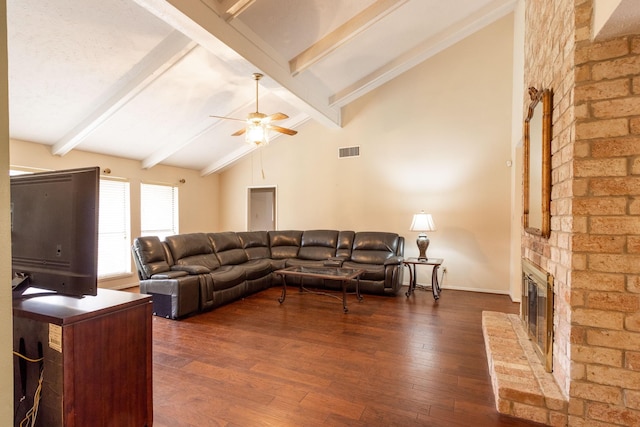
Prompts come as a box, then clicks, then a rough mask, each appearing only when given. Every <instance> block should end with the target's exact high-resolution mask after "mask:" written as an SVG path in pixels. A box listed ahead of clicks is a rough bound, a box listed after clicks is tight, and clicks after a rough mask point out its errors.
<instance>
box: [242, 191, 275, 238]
mask: <svg viewBox="0 0 640 427" xmlns="http://www.w3.org/2000/svg"><path fill="white" fill-rule="evenodd" d="M275 229H276V188H275V187H254V188H249V200H248V209H247V230H249V231H269V230H275Z"/></svg>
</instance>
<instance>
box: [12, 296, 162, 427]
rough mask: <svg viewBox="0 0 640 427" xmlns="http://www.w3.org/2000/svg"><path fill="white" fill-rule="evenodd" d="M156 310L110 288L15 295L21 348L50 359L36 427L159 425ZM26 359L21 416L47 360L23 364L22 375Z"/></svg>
mask: <svg viewBox="0 0 640 427" xmlns="http://www.w3.org/2000/svg"><path fill="white" fill-rule="evenodd" d="M151 308H152V305H151V297H150V296H149V295H142V294H136V293H130V292H121V291H114V290H109V289H98V295H97V296H85V297H83V298H74V297H68V296H63V295H59V294H51V295H41V297H39V298H27V299H20V298H19V299H14V300H13V349H14V351H16V352H20V353H22V354H24V355H25V356H27V357H29V358H32V359H36V358H38V357H40V356H41V357H43V360H42V368H43V379H42V393H41V399H40V403H39V409H38V415H37V423H36V426H47V427H48V426H52V427H57V426H72V425H75V426H98V427H100V426H102V427H106V426H111V425H118V426H119V427H120V426H121V427H134V426H135V427H141V426H151V425H152V423H153V405H152V403H153V401H152V389H151V385H152V383H151V381H152V360H151ZM19 360H21V359H19V358H18V357H14V405H15V408H14V409H15V412H16V419H17V420H20V419H22V417H23V416H24V414H25V411H26V410H28V409H29V408H30V407H31V406H32V404H33V396H34V394H35V390H36V388H37V387H38V381H39V377H40V363H27V364H26V370H25V367H24V363H22V372H21V369H20V365H21V364H20V362H19ZM23 384H26V386H25V387H24V390H26V393H25V392H24V391H23ZM23 395H26V398H25V399H24V400H23V401H21V398H22V396H23Z"/></svg>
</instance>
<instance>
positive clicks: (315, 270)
mask: <svg viewBox="0 0 640 427" xmlns="http://www.w3.org/2000/svg"><path fill="white" fill-rule="evenodd" d="M363 273H364V270H357V269H352V268H342V267H304V266H294V267H288V268H284V269H282V270H277V271H275V274H278V275H280V277H281V278H282V295H281V296H280V298H278V301H279V302H280V304H282V303H283V302H284V300H285V298H286V297H287V277H297V278H298V279H299V280H300V284H299V286H300V291H301V292H302V291H305V292H310V293H314V294H319V295H327V296H330V297H333V298H338V299H339V297H337V296H336V295H332V294H330V293H327V292H318V291H311V290H309V289H307V288H305V287H304V286H303V280H304V278H305V277H313V278H316V279H324V280H336V281H339V282H340V284H341V286H342V309H343V310H344V312H345V313H348V312H349V309H348V308H347V285H348V284H349V282H351V281H352V280H355V281H356V298H358V301H362V295H360V276H361V275H362V274H363Z"/></svg>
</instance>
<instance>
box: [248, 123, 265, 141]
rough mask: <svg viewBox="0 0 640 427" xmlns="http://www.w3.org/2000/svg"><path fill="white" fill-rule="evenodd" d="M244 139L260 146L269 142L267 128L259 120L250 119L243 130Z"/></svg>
mask: <svg viewBox="0 0 640 427" xmlns="http://www.w3.org/2000/svg"><path fill="white" fill-rule="evenodd" d="M245 141H246V142H247V144H249V145H255V146H262V145H267V144H268V143H269V130H268V129H267V125H266V124H264V123H262V122H261V121H250V122H249V124H248V125H247V131H246V132H245Z"/></svg>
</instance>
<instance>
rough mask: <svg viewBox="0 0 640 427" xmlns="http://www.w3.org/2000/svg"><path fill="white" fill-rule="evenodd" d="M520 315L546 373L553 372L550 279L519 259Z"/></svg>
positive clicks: (535, 267) (534, 266) (551, 289)
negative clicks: (520, 267)
mask: <svg viewBox="0 0 640 427" xmlns="http://www.w3.org/2000/svg"><path fill="white" fill-rule="evenodd" d="M520 311H521V316H522V321H523V323H524V326H525V329H526V330H527V332H528V333H529V338H530V339H531V341H532V342H533V344H534V347H535V349H536V352H537V353H538V356H539V357H540V361H541V362H542V364H543V365H544V367H545V370H546V371H547V372H551V371H552V370H553V276H551V274H549V273H547V272H546V271H544V270H542V269H541V268H540V267H538V266H537V265H535V264H533V263H532V262H531V261H529V260H527V259H524V258H523V259H522V304H521V310H520Z"/></svg>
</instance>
